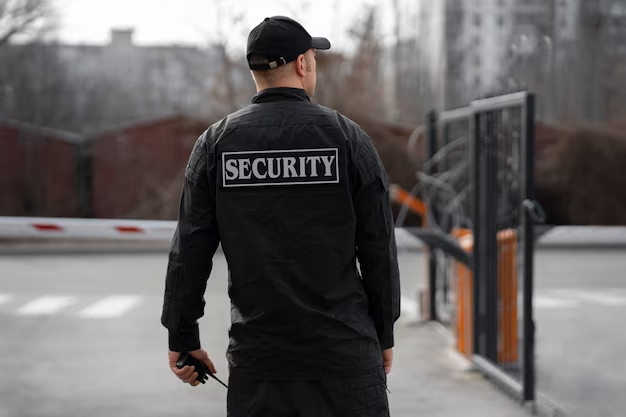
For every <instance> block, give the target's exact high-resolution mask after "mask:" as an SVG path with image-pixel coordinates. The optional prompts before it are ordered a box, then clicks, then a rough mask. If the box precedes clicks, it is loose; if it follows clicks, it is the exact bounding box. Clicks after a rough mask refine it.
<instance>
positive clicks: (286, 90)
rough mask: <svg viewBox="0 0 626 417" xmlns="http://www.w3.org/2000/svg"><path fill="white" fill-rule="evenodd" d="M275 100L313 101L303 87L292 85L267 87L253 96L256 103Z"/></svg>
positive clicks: (253, 101)
mask: <svg viewBox="0 0 626 417" xmlns="http://www.w3.org/2000/svg"><path fill="white" fill-rule="evenodd" d="M273 101H311V99H310V98H309V96H308V94H307V93H306V91H304V90H303V89H301V88H290V87H277V88H267V89H265V90H263V91H259V92H258V93H257V94H255V95H254V97H252V103H254V104H258V103H269V102H273Z"/></svg>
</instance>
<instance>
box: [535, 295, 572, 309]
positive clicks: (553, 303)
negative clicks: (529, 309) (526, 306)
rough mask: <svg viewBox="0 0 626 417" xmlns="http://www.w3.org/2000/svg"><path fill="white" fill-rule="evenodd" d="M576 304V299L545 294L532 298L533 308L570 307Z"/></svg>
mask: <svg viewBox="0 0 626 417" xmlns="http://www.w3.org/2000/svg"><path fill="white" fill-rule="evenodd" d="M576 305H578V301H577V300H571V299H566V298H555V297H548V296H545V295H536V296H535V298H534V300H533V307H535V308H546V309H548V308H571V307H575V306H576Z"/></svg>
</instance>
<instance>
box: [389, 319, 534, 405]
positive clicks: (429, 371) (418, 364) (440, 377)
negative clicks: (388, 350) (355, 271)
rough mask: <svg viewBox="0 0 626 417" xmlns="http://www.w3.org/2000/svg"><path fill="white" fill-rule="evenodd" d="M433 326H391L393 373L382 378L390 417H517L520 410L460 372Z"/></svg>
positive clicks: (490, 387) (479, 380)
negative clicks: (386, 377) (392, 329)
mask: <svg viewBox="0 0 626 417" xmlns="http://www.w3.org/2000/svg"><path fill="white" fill-rule="evenodd" d="M435 326H436V325H432V324H421V325H407V324H403V323H400V324H398V325H397V326H396V340H400V341H401V344H397V345H396V347H395V348H394V367H393V369H392V372H391V374H390V375H389V377H388V381H389V383H388V386H389V390H390V391H391V393H390V394H389V401H390V405H391V416H392V417H419V416H428V417H456V416H458V417H492V416H493V417H522V416H525V417H527V416H530V415H531V414H530V412H528V411H527V410H526V409H525V408H524V407H523V406H522V405H520V404H518V403H516V402H515V401H514V400H513V399H511V398H510V397H508V396H506V395H505V394H504V393H502V392H500V391H498V389H497V388H496V387H495V386H494V385H492V384H491V383H490V382H489V381H487V380H486V379H484V378H483V377H482V376H481V375H480V374H478V373H476V372H471V371H465V370H463V367H462V363H461V362H460V361H459V360H458V359H456V360H455V358H454V356H453V355H452V354H451V348H450V345H449V339H448V337H447V336H445V335H444V334H442V333H441V332H439V331H438V330H437V329H436V327H435Z"/></svg>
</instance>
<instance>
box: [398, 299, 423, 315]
mask: <svg viewBox="0 0 626 417" xmlns="http://www.w3.org/2000/svg"><path fill="white" fill-rule="evenodd" d="M400 312H401V315H400V317H401V319H402V321H415V320H417V319H419V303H418V302H417V301H416V300H415V299H414V298H413V297H409V296H406V295H402V296H401V297H400Z"/></svg>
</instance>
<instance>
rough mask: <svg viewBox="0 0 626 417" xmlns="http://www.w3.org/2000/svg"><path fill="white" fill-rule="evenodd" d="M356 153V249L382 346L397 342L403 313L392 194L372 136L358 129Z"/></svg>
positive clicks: (372, 315)
mask: <svg viewBox="0 0 626 417" xmlns="http://www.w3.org/2000/svg"><path fill="white" fill-rule="evenodd" d="M355 148H356V149H355V150H354V153H353V155H354V156H353V158H354V161H353V164H354V169H355V172H354V197H353V199H354V209H355V214H356V221H357V229H356V247H357V248H356V249H357V257H358V260H359V264H360V268H361V275H362V278H363V285H364V287H365V292H366V294H367V297H368V299H369V303H370V307H369V311H370V316H371V317H372V319H373V320H374V324H375V326H376V331H377V333H378V338H379V340H380V344H381V348H382V349H388V348H391V347H393V346H394V337H393V327H394V323H395V321H396V320H397V319H398V318H399V317H400V273H399V269H398V256H397V248H396V240H395V233H394V222H393V214H392V211H391V201H390V198H389V180H388V178H387V173H386V172H385V169H384V167H383V164H382V162H381V160H380V157H379V155H378V153H377V152H376V149H375V148H374V145H373V143H372V140H371V139H370V138H369V136H367V135H366V134H365V132H363V131H362V130H361V129H358V140H357V142H356V145H355Z"/></svg>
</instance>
